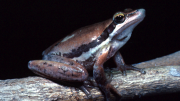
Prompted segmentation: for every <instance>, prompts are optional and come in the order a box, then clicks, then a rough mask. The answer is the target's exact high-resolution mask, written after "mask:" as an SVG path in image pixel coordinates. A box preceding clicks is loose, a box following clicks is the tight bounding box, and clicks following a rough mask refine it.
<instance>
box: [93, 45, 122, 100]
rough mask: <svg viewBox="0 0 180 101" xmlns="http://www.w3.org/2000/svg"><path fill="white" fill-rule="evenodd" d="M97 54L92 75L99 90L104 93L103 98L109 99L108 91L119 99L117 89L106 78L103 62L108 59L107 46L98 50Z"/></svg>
mask: <svg viewBox="0 0 180 101" xmlns="http://www.w3.org/2000/svg"><path fill="white" fill-rule="evenodd" d="M100 52H101V53H99V56H98V58H97V61H96V63H95V64H94V67H93V77H94V79H95V81H96V83H97V84H98V86H99V88H100V90H101V92H102V93H103V94H104V95H105V100H106V101H110V92H111V93H113V94H114V96H116V97H117V98H118V99H120V97H121V95H120V94H119V93H118V91H117V90H116V89H115V88H114V87H113V86H112V85H111V84H110V83H109V82H108V80H107V79H106V76H105V73H104V69H103V64H104V62H105V61H106V60H108V52H109V47H108V48H104V49H102V51H100Z"/></svg>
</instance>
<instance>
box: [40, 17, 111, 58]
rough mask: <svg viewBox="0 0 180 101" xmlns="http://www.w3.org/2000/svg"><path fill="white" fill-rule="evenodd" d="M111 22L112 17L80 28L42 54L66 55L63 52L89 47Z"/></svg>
mask: <svg viewBox="0 0 180 101" xmlns="http://www.w3.org/2000/svg"><path fill="white" fill-rule="evenodd" d="M111 22H112V19H109V20H106V21H103V22H100V23H96V24H93V25H90V26H86V27H83V28H80V29H78V30H76V31H74V32H73V33H71V34H70V35H68V36H66V37H65V38H63V39H61V40H59V41H57V42H56V43H54V44H53V45H51V46H50V47H49V48H48V49H46V50H45V51H44V52H43V54H42V55H47V54H52V55H53V54H54V55H59V56H65V57H66V55H63V54H68V53H72V52H73V51H74V50H76V52H77V51H78V50H80V48H82V49H84V48H87V47H88V45H89V44H90V43H91V42H92V41H93V40H96V39H97V37H98V36H100V35H101V34H102V32H103V31H104V30H105V28H106V27H107V26H109V24H110V23H111ZM67 57H68V56H67ZM71 58H72V57H71Z"/></svg>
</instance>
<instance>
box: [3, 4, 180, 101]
mask: <svg viewBox="0 0 180 101" xmlns="http://www.w3.org/2000/svg"><path fill="white" fill-rule="evenodd" d="M179 4H180V3H179V2H178V0H177V1H176V0H168V1H166V0H164V1H163V0H149V1H147V0H133V1H129V0H118V1H114V0H106V1H105V0H104V1H103V0H101V1H100V0H99V1H97V0H94V1H93V0H92V1H85V0H79V1H75V0H64V1H58V0H57V1H53V0H52V1H49V2H46V1H25V0H22V1H21V0H17V1H14V2H10V1H6V2H3V1H0V9H1V12H0V13H1V14H0V25H1V27H0V35H1V36H0V43H1V45H0V46H1V49H0V53H1V55H0V56H1V57H0V59H1V61H0V66H1V67H0V79H2V80H4V79H13V78H23V77H28V76H35V74H33V73H32V72H31V71H30V70H29V69H28V67H27V63H28V61H29V60H35V59H41V58H42V56H41V53H42V51H43V50H45V49H46V48H48V46H50V45H51V44H53V43H54V42H56V41H57V40H59V39H61V38H63V37H65V36H67V35H68V34H70V33H71V32H73V31H74V30H76V29H78V28H80V27H83V26H87V25H91V24H94V23H97V22H101V21H104V20H106V19H109V18H111V17H112V16H113V14H114V13H115V12H117V11H122V10H124V9H125V8H132V9H137V8H144V9H146V17H145V19H144V21H143V22H142V23H140V24H139V25H138V26H137V27H136V28H135V30H134V31H133V34H132V37H131V39H130V40H129V41H128V43H127V44H126V45H125V46H124V47H123V48H121V49H120V52H121V53H122V55H123V57H124V60H125V62H126V63H127V64H133V63H138V62H142V61H146V60H150V59H153V58H156V57H161V56H164V55H167V54H170V53H173V52H176V51H178V50H180V47H179V46H180V41H179V38H180V35H179V34H180V27H179V26H180V14H179V13H180V7H179ZM178 95H179V96H180V93H175V94H166V95H158V96H157V95H156V96H151V97H145V98H141V99H136V100H137V101H139V100H140V101H141V100H149V101H150V100H155V101H158V100H164V101H169V100H175V101H179V100H180V97H179V96H178Z"/></svg>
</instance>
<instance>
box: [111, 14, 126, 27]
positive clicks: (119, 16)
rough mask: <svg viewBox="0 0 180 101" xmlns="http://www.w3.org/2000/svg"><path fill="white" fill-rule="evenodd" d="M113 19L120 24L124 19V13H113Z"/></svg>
mask: <svg viewBox="0 0 180 101" xmlns="http://www.w3.org/2000/svg"><path fill="white" fill-rule="evenodd" d="M113 21H114V23H115V24H120V23H123V22H124V21H125V15H124V14H123V13H121V12H119V13H116V14H114V16H113Z"/></svg>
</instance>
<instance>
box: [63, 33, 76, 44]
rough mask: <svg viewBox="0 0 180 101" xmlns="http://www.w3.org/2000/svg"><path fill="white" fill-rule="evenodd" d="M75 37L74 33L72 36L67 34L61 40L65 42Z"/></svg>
mask: <svg viewBox="0 0 180 101" xmlns="http://www.w3.org/2000/svg"><path fill="white" fill-rule="evenodd" d="M73 37H74V34H73V35H71V36H66V37H65V38H64V39H63V40H62V41H61V42H65V41H67V40H68V39H71V38H73Z"/></svg>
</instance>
